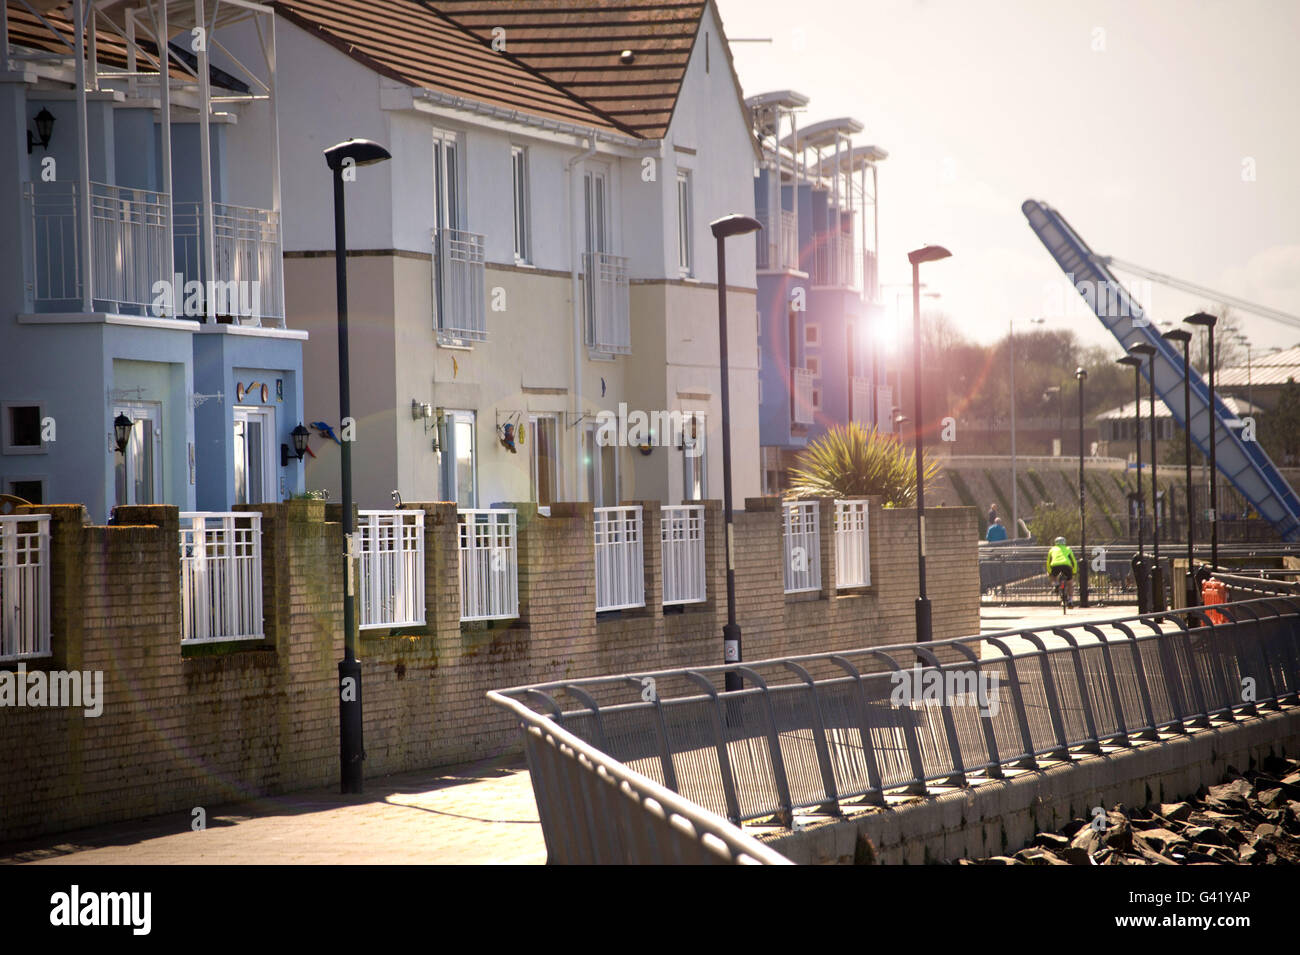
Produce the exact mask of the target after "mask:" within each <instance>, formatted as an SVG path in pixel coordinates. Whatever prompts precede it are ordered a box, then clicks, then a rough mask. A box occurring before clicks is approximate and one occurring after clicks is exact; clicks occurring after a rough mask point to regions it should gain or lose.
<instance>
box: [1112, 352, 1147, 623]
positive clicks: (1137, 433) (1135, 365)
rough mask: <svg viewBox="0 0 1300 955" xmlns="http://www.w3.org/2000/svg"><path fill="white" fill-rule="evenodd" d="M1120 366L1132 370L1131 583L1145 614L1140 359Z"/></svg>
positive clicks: (1131, 358) (1123, 360)
mask: <svg viewBox="0 0 1300 955" xmlns="http://www.w3.org/2000/svg"><path fill="white" fill-rule="evenodd" d="M1115 360H1116V361H1117V362H1118V363H1119V364H1121V365H1128V366H1129V367H1131V368H1132V369H1133V447H1135V448H1136V449H1137V472H1138V476H1137V482H1138V489H1137V505H1138V550H1137V556H1135V557H1134V558H1133V581H1134V583H1136V584H1138V610H1139V611H1140V612H1145V608H1148V607H1150V605H1151V604H1150V600H1149V598H1148V597H1147V594H1146V593H1144V591H1145V587H1144V586H1143V584H1142V581H1143V580H1144V579H1145V578H1144V577H1143V575H1142V574H1141V573H1139V568H1140V565H1141V563H1142V562H1143V561H1145V560H1146V552H1145V550H1144V549H1143V547H1142V544H1143V538H1142V525H1143V524H1144V523H1146V510H1147V505H1146V498H1145V497H1143V495H1142V359H1141V358H1139V357H1138V356H1136V355H1125V356H1124V357H1123V358H1117V359H1115Z"/></svg>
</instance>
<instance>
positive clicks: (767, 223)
mask: <svg viewBox="0 0 1300 955" xmlns="http://www.w3.org/2000/svg"><path fill="white" fill-rule="evenodd" d="M807 103H808V97H806V96H804V95H803V94H801V93H797V92H795V91H793V90H781V91H777V92H772V93H764V94H761V95H758V96H754V97H751V98H749V99H748V100H746V105H747V106H748V107H749V108H750V110H751V113H752V116H753V121H754V133H755V136H756V137H757V139H758V141H759V143H760V144H761V146H762V152H763V161H762V163H761V164H760V166H759V168H758V170H757V174H756V176H755V179H754V206H755V209H756V211H757V218H758V219H759V221H760V222H762V223H763V226H764V228H763V231H762V232H760V233H758V238H757V241H758V309H759V406H760V412H759V413H760V420H759V441H760V455H761V461H762V468H763V492H764V493H765V494H774V493H779V492H780V491H781V490H782V489H784V488H785V487H787V486H788V480H787V472H788V470H789V467H790V465H791V464H792V463H793V460H794V457H795V455H796V454H797V453H798V452H799V451H800V450H801V449H803V448H804V447H806V446H807V444H808V442H809V441H810V440H813V439H815V438H817V437H819V436H821V435H823V434H825V433H826V431H827V429H828V428H830V427H832V426H834V425H843V424H846V423H847V422H849V421H858V422H861V423H863V424H865V425H868V426H871V425H878V426H879V427H880V429H881V430H883V431H892V430H893V425H892V420H893V418H892V414H891V409H892V407H893V394H892V391H891V390H890V389H889V388H888V387H887V386H885V385H884V383H883V381H884V374H883V371H884V369H883V366H882V364H881V361H880V356H879V354H878V349H877V348H876V347H874V338H875V336H874V334H873V333H874V331H875V328H874V325H873V323H874V322H878V321H882V320H883V310H882V309H881V308H880V307H879V298H880V296H879V281H878V277H877V270H876V249H877V234H876V164H877V163H878V162H880V161H881V160H883V159H885V158H886V157H887V155H888V154H887V153H886V152H885V151H884V150H882V149H879V148H877V147H875V146H854V145H853V143H852V137H853V136H854V135H855V134H857V133H860V132H861V131H862V124H861V123H860V122H858V121H857V120H855V119H851V118H842V119H832V120H826V121H823V122H819V123H816V124H814V125H812V126H809V127H806V128H804V129H800V128H799V127H798V123H797V114H798V113H799V112H800V111H801V110H802V109H803V107H805V106H806V105H807Z"/></svg>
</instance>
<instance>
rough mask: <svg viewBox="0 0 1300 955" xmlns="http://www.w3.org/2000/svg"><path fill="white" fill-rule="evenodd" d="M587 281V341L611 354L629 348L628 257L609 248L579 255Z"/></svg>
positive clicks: (593, 347) (623, 351)
mask: <svg viewBox="0 0 1300 955" xmlns="http://www.w3.org/2000/svg"><path fill="white" fill-rule="evenodd" d="M582 269H583V274H584V275H585V277H586V278H585V282H586V298H587V345H588V346H589V347H590V348H591V349H592V350H593V351H598V352H603V353H606V354H610V355H626V354H629V353H630V352H631V351H632V325H631V320H630V315H629V308H628V286H627V259H625V258H624V257H623V256H621V255H610V254H609V253H608V252H586V253H583V256H582Z"/></svg>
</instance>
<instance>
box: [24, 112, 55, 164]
mask: <svg viewBox="0 0 1300 955" xmlns="http://www.w3.org/2000/svg"><path fill="white" fill-rule="evenodd" d="M32 122H33V123H35V124H36V138H35V139H33V138H32V131H31V130H30V129H29V130H27V155H29V156H30V155H31V154H32V147H33V146H40V147H41V148H42V149H49V148H50V137H52V136H53V135H54V114H53V113H51V112H50V111H49V110H48V109H45V108H44V107H41V111H40V112H39V113H37V114H36V118H35V119H33V120H32Z"/></svg>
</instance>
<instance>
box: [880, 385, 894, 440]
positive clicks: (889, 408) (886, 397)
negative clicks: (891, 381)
mask: <svg viewBox="0 0 1300 955" xmlns="http://www.w3.org/2000/svg"><path fill="white" fill-rule="evenodd" d="M893 407H894V386H893V385H878V386H877V387H876V414H877V420H876V428H877V429H878V430H879V431H881V432H882V433H884V434H893V433H894V430H895V429H894V413H893Z"/></svg>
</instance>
